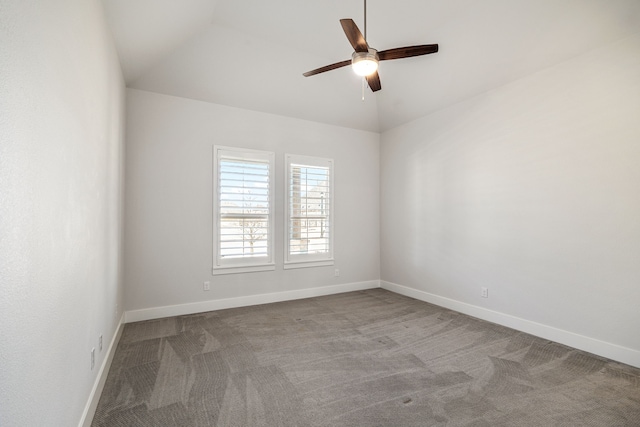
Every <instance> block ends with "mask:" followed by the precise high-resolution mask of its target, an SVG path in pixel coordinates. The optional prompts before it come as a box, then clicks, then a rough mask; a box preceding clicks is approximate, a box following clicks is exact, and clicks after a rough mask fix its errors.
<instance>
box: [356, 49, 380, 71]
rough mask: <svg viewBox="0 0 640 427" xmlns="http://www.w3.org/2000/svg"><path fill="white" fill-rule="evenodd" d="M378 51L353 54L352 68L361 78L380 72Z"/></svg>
mask: <svg viewBox="0 0 640 427" xmlns="http://www.w3.org/2000/svg"><path fill="white" fill-rule="evenodd" d="M379 60H380V59H379V58H378V51H377V50H375V49H372V48H369V51H368V52H353V55H351V68H353V72H354V73H356V74H357V75H359V76H363V77H366V76H370V75H371V74H373V73H375V72H376V71H377V70H378V61H379Z"/></svg>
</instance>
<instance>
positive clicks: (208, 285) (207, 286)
mask: <svg viewBox="0 0 640 427" xmlns="http://www.w3.org/2000/svg"><path fill="white" fill-rule="evenodd" d="M210 289H211V282H209V281H207V282H204V283H203V284H202V290H204V291H208V290H210Z"/></svg>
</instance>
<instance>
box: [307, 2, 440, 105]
mask: <svg viewBox="0 0 640 427" xmlns="http://www.w3.org/2000/svg"><path fill="white" fill-rule="evenodd" d="M340 24H341V25H342V29H343V30H344V33H345V35H346V36H347V39H348V40H349V43H351V46H353V49H354V50H355V52H353V54H352V55H351V59H350V60H349V59H347V60H346V61H342V62H336V63H335V64H331V65H326V66H324V67H320V68H316V69H315V70H311V71H307V72H306V73H304V74H303V76H305V77H310V76H314V75H316V74H320V73H324V72H326V71H331V70H335V69H336V68H341V67H346V66H347V65H349V64H351V66H352V68H353V71H354V72H355V73H356V74H358V75H359V76H363V77H364V78H365V79H367V83H368V84H369V87H370V88H371V91H372V92H376V91H379V90H380V89H382V85H381V84H380V76H379V75H378V62H379V61H388V60H391V59H401V58H410V57H412V56H420V55H427V54H430V53H436V52H437V51H438V45H437V44H422V45H417V46H407V47H397V48H395V49H387V50H381V51H379V52H378V51H377V50H376V49H374V48H372V47H369V45H368V44H367V0H364V36H363V35H362V33H361V32H360V29H359V28H358V26H357V25H356V23H355V22H353V19H341V20H340Z"/></svg>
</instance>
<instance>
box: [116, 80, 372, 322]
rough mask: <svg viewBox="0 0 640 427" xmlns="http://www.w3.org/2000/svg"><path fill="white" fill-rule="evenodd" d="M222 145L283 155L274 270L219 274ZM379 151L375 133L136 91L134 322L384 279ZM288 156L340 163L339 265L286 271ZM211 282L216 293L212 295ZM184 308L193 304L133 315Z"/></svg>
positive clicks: (128, 218)
mask: <svg viewBox="0 0 640 427" xmlns="http://www.w3.org/2000/svg"><path fill="white" fill-rule="evenodd" d="M214 144H218V145H227V146H237V147H244V148H251V149H258V150H268V151H274V152H275V153H276V176H275V191H276V196H275V197H276V200H275V203H276V205H275V206H276V220H275V236H274V237H275V256H276V257H275V260H276V270H275V271H270V272H259V273H248V274H230V275H223V276H219V275H217V276H212V274H211V268H212V256H213V254H212V253H213V243H212V216H213V189H212V167H213V163H212V162H213V159H212V156H213V145H214ZM379 147H380V146H379V135H378V134H376V133H370V132H364V131H358V130H353V129H347V128H341V127H335V126H330V125H324V124H320V123H314V122H309V121H304V120H299V119H293V118H286V117H282V116H276V115H270V114H265V113H258V112H253V111H248V110H243V109H238V108H232V107H226V106H221V105H216V104H210V103H206V102H201V101H194V100H189V99H184V98H177V97H172V96H167V95H160V94H155V93H151V92H145V91H140V90H134V89H128V90H127V151H126V156H125V157H126V175H127V185H126V196H125V197H126V201H125V204H126V206H127V209H126V215H125V287H126V304H127V311H128V314H127V319H128V320H132V319H140V318H149V317H156V316H160V315H166V314H174V313H180V312H189V311H193V310H204V309H206V308H207V307H209V308H213V307H218V306H217V305H215V304H213V305H211V304H209V305H207V304H204V305H203V304H200V305H198V304H199V303H203V302H207V301H219V300H224V299H228V298H241V297H247V296H251V295H260V294H271V293H276V292H290V291H299V290H304V289H310V288H317V287H328V286H331V285H338V284H347V283H359V282H367V281H376V283H377V280H378V279H379V277H380V272H379V260H380V253H379V153H380V148H379ZM285 153H292V154H304V155H312V156H319V157H328V158H333V159H334V160H335V227H336V229H335V230H336V235H335V259H336V263H335V266H330V267H315V268H306V269H296V270H286V271H284V270H283V269H282V263H283V240H284V239H283V233H284V231H283V221H284V219H283V211H284V200H283V192H284V163H283V162H284V154H285ZM334 268H338V269H340V277H334ZM204 281H211V291H208V292H204V291H203V289H202V284H203V282H204ZM242 301H249V300H242ZM252 301H253V300H252ZM184 304H191V305H189V306H186V307H183V308H180V309H177V310H173V311H171V310H169V311H167V310H164V311H162V310H161V311H152V312H150V313H151V314H148V315H139V316H138V315H136V316H134V317H130V316H129V312H130V311H136V310H141V309H148V308H157V307H163V306H175V305H178V306H180V305H184ZM194 304H195V305H194Z"/></svg>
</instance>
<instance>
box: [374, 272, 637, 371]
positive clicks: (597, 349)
mask: <svg viewBox="0 0 640 427" xmlns="http://www.w3.org/2000/svg"><path fill="white" fill-rule="evenodd" d="M380 287H381V288H383V289H386V290H388V291H391V292H395V293H397V294H401V295H405V296H408V297H411V298H415V299H418V300H421V301H425V302H428V303H431V304H435V305H438V306H440V307H445V308H448V309H450V310H454V311H457V312H460V313H463V314H467V315H469V316H473V317H477V318H479V319H482V320H487V321H489V322H492V323H497V324H498V325H502V326H506V327H509V328H512V329H516V330H518V331H522V332H526V333H528V334H531V335H535V336H537V337H540V338H544V339H548V340H551V341H555V342H558V343H560V344H564V345H568V346H570V347H573V348H577V349H579V350H583V351H587V352H589V353H593V354H597V355H599V356H602V357H606V358H608V359H612V360H616V361H618V362H622V363H626V364H628V365H631V366H635V367H637V368H640V351H638V350H634V349H631V348H627V347H622V346H619V345H616V344H611V343H608V342H605V341H600V340H597V339H595V338H589V337H586V336H584V335H578V334H575V333H573V332H569V331H565V330H562V329H558V328H554V327H552V326H548V325H543V324H541V323H537V322H532V321H530V320H526V319H522V318H520V317H515V316H511V315H509V314H505V313H501V312H498V311H493V310H488V309H486V308H483V307H478V306H475V305H471V304H467V303H464V302H461V301H456V300H453V299H450V298H445V297H441V296H438V295H434V294H430V293H428V292H424V291H420V290H417V289H414V288H409V287H406V286H402V285H398V284H395V283H391V282H386V281H384V280H381V281H380Z"/></svg>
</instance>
